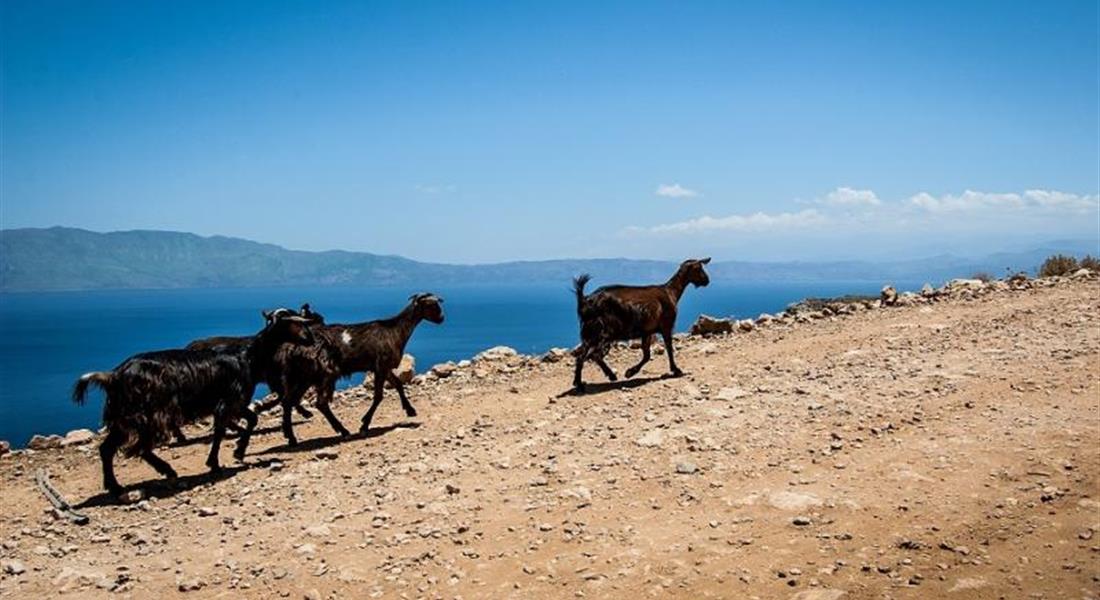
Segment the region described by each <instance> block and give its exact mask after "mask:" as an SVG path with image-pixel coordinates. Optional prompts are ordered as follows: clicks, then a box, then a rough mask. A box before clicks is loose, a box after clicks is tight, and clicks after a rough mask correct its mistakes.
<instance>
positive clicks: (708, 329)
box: [691, 315, 733, 335]
mask: <svg viewBox="0 0 1100 600" xmlns="http://www.w3.org/2000/svg"><path fill="white" fill-rule="evenodd" d="M732 332H733V321H731V320H729V319H719V318H717V317H712V316H710V315H699V318H697V319H695V323H693V324H692V326H691V335H717V334H720V333H732Z"/></svg>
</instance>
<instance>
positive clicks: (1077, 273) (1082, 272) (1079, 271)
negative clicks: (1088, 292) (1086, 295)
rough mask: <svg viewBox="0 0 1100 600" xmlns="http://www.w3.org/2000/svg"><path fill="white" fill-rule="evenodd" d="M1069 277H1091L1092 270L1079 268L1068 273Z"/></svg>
mask: <svg viewBox="0 0 1100 600" xmlns="http://www.w3.org/2000/svg"><path fill="white" fill-rule="evenodd" d="M1069 277H1070V279H1088V278H1090V277H1092V271H1090V270H1088V269H1085V268H1080V269H1077V270H1076V271H1074V272H1073V273H1070V275H1069Z"/></svg>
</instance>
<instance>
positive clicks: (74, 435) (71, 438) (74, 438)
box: [61, 429, 95, 446]
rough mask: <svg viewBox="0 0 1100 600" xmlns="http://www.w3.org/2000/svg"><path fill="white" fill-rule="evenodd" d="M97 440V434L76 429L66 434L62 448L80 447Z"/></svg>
mask: <svg viewBox="0 0 1100 600" xmlns="http://www.w3.org/2000/svg"><path fill="white" fill-rule="evenodd" d="M93 439H95V433H94V432H92V430H90V429H74V430H72V431H70V432H69V433H66V434H65V438H64V439H62V440H61V445H62V446H80V445H83V444H87V443H88V442H91V441H92V440H93Z"/></svg>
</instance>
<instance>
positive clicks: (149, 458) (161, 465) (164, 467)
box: [141, 450, 178, 479]
mask: <svg viewBox="0 0 1100 600" xmlns="http://www.w3.org/2000/svg"><path fill="white" fill-rule="evenodd" d="M141 459H142V460H144V461H145V462H146V463H148V464H149V466H150V467H153V468H154V469H156V471H157V473H160V474H161V475H163V476H164V477H166V478H168V479H175V478H176V477H178V475H176V470H175V469H173V468H172V465H170V464H168V462H167V461H165V460H164V459H163V458H161V457H159V456H157V455H156V454H153V451H152V450H145V451H144V452H142V453H141Z"/></svg>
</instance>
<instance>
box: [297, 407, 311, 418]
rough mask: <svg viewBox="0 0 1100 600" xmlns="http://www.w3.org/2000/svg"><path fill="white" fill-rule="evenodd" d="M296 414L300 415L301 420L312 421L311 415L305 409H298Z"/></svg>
mask: <svg viewBox="0 0 1100 600" xmlns="http://www.w3.org/2000/svg"><path fill="white" fill-rule="evenodd" d="M298 414H300V415H302V418H303V419H312V418H313V413H312V412H310V411H308V410H306V409H304V408H299V409H298Z"/></svg>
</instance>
